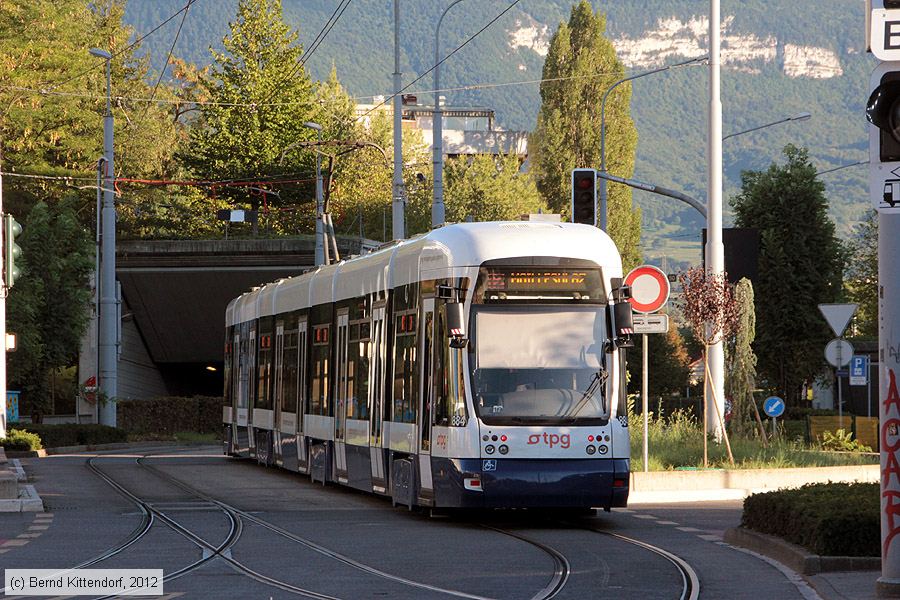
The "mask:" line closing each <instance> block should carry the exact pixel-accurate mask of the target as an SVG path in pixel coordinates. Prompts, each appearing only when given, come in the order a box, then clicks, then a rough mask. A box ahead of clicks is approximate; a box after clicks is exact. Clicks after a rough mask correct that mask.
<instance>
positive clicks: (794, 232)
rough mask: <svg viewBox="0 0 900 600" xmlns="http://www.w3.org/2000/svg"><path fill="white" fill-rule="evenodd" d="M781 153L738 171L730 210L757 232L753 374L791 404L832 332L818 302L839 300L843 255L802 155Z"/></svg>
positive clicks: (818, 365)
mask: <svg viewBox="0 0 900 600" xmlns="http://www.w3.org/2000/svg"><path fill="white" fill-rule="evenodd" d="M784 155H785V157H786V158H787V162H786V164H784V165H776V164H773V165H772V166H770V167H769V168H768V169H767V170H766V171H745V172H744V173H743V174H742V175H741V182H742V185H741V192H740V193H739V194H738V195H737V196H735V197H734V198H732V199H731V205H732V207H733V208H734V215H735V224H736V225H737V226H738V227H752V228H756V229H758V230H759V233H760V252H759V279H758V280H757V282H756V283H755V285H754V287H755V288H756V292H757V293H756V296H755V299H756V341H755V343H754V349H755V351H756V355H757V357H758V373H759V375H760V376H761V378H762V379H764V380H765V382H766V383H767V384H768V386H769V387H770V388H772V389H774V390H775V391H777V392H779V394H780V395H782V397H783V398H784V399H785V400H786V401H787V402H788V403H790V404H797V403H798V401H799V400H800V390H801V387H802V385H803V383H804V382H805V381H811V380H812V379H813V378H814V377H816V376H817V375H818V374H819V373H821V371H822V367H823V364H824V363H823V360H822V351H823V349H824V348H825V344H826V343H827V342H828V339H829V338H830V337H832V333H831V331H830V329H829V328H828V325H827V324H826V323H825V319H823V318H822V315H821V314H820V313H819V309H818V305H819V304H820V303H823V302H825V303H827V302H835V301H837V300H838V299H839V298H840V295H841V274H842V272H843V266H844V261H845V254H846V252H845V249H844V247H843V245H842V243H841V241H840V240H839V239H838V238H837V236H836V235H835V231H834V223H833V222H832V221H831V219H830V218H829V217H828V201H827V200H826V198H825V185H824V184H823V183H822V182H821V181H819V180H818V179H817V178H816V168H815V167H814V166H813V165H812V163H811V162H810V160H809V153H808V152H807V150H806V149H801V148H797V147H795V146H793V145H788V146H787V147H785V149H784Z"/></svg>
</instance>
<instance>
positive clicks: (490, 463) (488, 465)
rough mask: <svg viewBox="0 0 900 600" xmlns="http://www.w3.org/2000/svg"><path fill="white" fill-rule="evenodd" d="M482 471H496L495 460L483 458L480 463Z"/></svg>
mask: <svg viewBox="0 0 900 600" xmlns="http://www.w3.org/2000/svg"><path fill="white" fill-rule="evenodd" d="M481 470H482V471H496V470H497V461H496V460H485V461H482V463H481Z"/></svg>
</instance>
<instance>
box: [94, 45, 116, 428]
mask: <svg viewBox="0 0 900 600" xmlns="http://www.w3.org/2000/svg"><path fill="white" fill-rule="evenodd" d="M110 62H111V60H110V59H109V58H107V59H106V114H105V115H104V117H103V157H104V158H105V159H106V160H105V161H104V165H103V168H104V171H103V207H102V209H101V215H100V226H101V232H102V233H101V235H102V238H101V241H100V368H99V374H100V380H99V382H98V383H99V384H100V402H101V405H100V412H99V418H100V419H99V420H100V423H101V424H102V425H109V426H111V427H115V426H116V403H115V398H116V396H117V395H118V374H119V373H118V358H119V357H118V348H117V347H116V338H117V336H118V330H119V327H118V323H116V315H117V314H118V307H117V306H116V303H117V299H116V206H115V197H114V193H115V170H114V167H113V114H112V106H111V99H110Z"/></svg>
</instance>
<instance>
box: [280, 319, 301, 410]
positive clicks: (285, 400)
mask: <svg viewBox="0 0 900 600" xmlns="http://www.w3.org/2000/svg"><path fill="white" fill-rule="evenodd" d="M297 337H298V336H297V330H296V329H292V330H291V331H285V332H284V351H283V354H282V359H281V372H282V374H281V377H282V380H281V381H282V383H281V410H282V411H283V412H287V413H292V412H294V410H296V407H297V375H298V373H297V357H298V355H299V352H298V346H297Z"/></svg>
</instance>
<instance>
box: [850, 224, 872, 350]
mask: <svg viewBox="0 0 900 600" xmlns="http://www.w3.org/2000/svg"><path fill="white" fill-rule="evenodd" d="M849 251H850V258H849V260H848V261H847V271H846V272H845V273H844V290H845V292H846V293H847V300H849V301H850V302H855V303H857V304H858V305H859V309H858V310H857V311H856V315H855V316H854V317H853V327H854V330H853V333H854V334H855V335H858V336H861V337H868V338H877V337H878V213H877V212H876V211H874V210H869V211H867V212H866V216H865V218H864V219H863V221H862V222H861V223H860V224H859V225H857V226H856V230H855V231H854V235H853V239H852V240H851V241H850V248H849Z"/></svg>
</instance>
